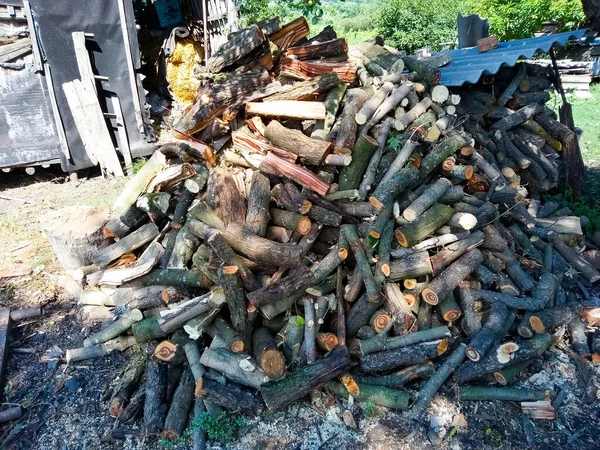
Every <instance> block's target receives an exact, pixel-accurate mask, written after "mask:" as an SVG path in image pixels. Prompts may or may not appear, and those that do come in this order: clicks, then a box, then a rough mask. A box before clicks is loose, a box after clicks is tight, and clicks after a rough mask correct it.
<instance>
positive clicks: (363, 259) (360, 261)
mask: <svg viewBox="0 0 600 450" xmlns="http://www.w3.org/2000/svg"><path fill="white" fill-rule="evenodd" d="M340 232H341V233H344V235H345V236H346V239H347V240H348V243H349V245H350V248H351V249H352V253H353V254H354V257H355V259H356V264H357V265H358V267H360V270H361V273H362V278H363V282H364V283H365V287H366V290H367V298H368V300H369V301H370V302H373V303H376V302H377V301H378V300H379V286H378V284H377V283H376V282H375V278H374V276H373V272H372V271H371V266H370V265H369V262H368V260H367V256H366V254H365V252H364V248H363V246H362V243H361V241H360V239H359V237H358V234H357V232H356V227H355V226H354V225H343V226H342V228H341V231H340Z"/></svg>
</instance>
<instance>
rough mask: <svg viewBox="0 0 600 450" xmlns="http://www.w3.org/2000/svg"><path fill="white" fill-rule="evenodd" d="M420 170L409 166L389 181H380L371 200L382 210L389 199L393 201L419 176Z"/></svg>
mask: <svg viewBox="0 0 600 450" xmlns="http://www.w3.org/2000/svg"><path fill="white" fill-rule="evenodd" d="M418 174H419V170H418V169H417V168H416V167H414V166H412V165H411V166H408V167H406V168H404V169H402V170H400V171H399V172H397V173H395V174H394V175H392V176H391V177H390V178H389V179H388V180H387V181H385V182H381V183H379V185H378V186H377V188H376V189H375V190H374V191H373V194H372V195H371V197H369V202H371V204H372V205H373V206H375V208H377V209H378V210H381V209H382V208H383V207H384V205H385V204H386V203H388V201H392V200H393V199H394V198H395V197H396V196H397V195H398V194H400V193H401V192H402V191H404V190H405V189H406V188H407V187H409V186H410V185H411V184H414V182H415V180H416V179H417V178H418Z"/></svg>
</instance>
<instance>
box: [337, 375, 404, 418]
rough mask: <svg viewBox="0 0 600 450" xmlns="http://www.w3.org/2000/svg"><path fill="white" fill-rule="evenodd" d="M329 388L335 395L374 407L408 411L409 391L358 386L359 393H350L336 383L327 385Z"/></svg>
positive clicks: (362, 384) (364, 385)
mask: <svg viewBox="0 0 600 450" xmlns="http://www.w3.org/2000/svg"><path fill="white" fill-rule="evenodd" d="M327 388H329V389H331V391H332V392H333V393H335V395H337V396H338V397H342V398H344V399H347V398H348V396H349V395H352V397H354V399H355V400H356V401H359V402H368V403H371V404H373V405H379V406H385V407H386V408H391V409H399V410H402V411H406V410H408V398H409V394H408V392H407V391H398V390H395V389H390V388H388V387H385V386H377V385H369V384H364V383H360V384H358V392H356V393H354V392H351V393H349V392H348V390H347V389H346V388H345V387H344V385H343V384H341V383H337V382H335V381H330V382H329V383H327Z"/></svg>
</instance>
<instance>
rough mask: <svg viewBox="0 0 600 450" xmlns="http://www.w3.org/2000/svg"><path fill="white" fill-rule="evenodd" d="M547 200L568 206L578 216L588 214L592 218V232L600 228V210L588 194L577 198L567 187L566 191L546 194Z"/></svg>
mask: <svg viewBox="0 0 600 450" xmlns="http://www.w3.org/2000/svg"><path fill="white" fill-rule="evenodd" d="M546 201H553V202H556V203H558V204H560V205H561V207H563V208H564V207H568V208H569V209H570V210H571V211H573V214H574V215H576V216H586V217H587V218H588V219H590V228H591V231H592V232H595V231H598V230H600V211H599V210H598V207H597V205H595V204H594V200H593V199H591V198H590V197H587V196H585V195H584V196H582V197H581V198H580V199H579V200H575V198H574V196H573V191H572V190H571V189H567V190H566V191H565V192H564V193H561V194H556V195H549V196H546Z"/></svg>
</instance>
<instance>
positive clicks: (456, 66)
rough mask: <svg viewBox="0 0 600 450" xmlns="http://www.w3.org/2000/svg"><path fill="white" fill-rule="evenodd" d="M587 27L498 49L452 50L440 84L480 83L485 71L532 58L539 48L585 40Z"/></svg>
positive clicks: (542, 49)
mask: <svg viewBox="0 0 600 450" xmlns="http://www.w3.org/2000/svg"><path fill="white" fill-rule="evenodd" d="M586 31H587V30H577V31H570V32H567V33H558V34H549V35H546V36H540V37H535V38H529V39H519V40H516V41H506V42H500V43H498V48H495V49H494V50H489V51H487V52H483V53H480V52H479V51H478V50H477V47H469V48H461V49H459V50H450V54H451V55H452V62H451V63H450V64H448V65H447V66H444V67H440V72H441V73H442V77H441V79H440V84H443V85H445V86H462V85H463V84H465V83H477V82H478V81H479V79H480V78H481V76H482V75H484V74H492V75H493V74H495V73H497V72H498V70H500V67H502V66H514V65H515V64H517V61H518V60H520V59H529V58H531V57H532V56H533V55H534V54H535V53H537V52H538V51H540V52H548V51H549V50H550V48H551V47H552V46H553V45H554V44H559V45H565V44H566V43H567V41H568V40H570V39H581V38H582V37H583V35H584V34H585V33H586Z"/></svg>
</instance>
